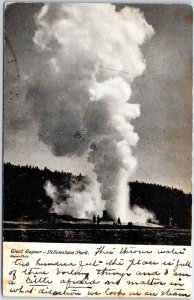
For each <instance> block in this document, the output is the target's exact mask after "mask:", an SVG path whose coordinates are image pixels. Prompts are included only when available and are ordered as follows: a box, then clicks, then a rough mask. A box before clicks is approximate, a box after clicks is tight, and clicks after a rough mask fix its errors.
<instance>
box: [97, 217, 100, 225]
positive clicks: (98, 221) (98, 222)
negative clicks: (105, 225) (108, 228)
mask: <svg viewBox="0 0 194 300" xmlns="http://www.w3.org/2000/svg"><path fill="white" fill-rule="evenodd" d="M97 224H98V225H99V224H100V217H99V215H98V216H97Z"/></svg>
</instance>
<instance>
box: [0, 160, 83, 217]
mask: <svg viewBox="0 0 194 300" xmlns="http://www.w3.org/2000/svg"><path fill="white" fill-rule="evenodd" d="M83 178H84V177H83V176H82V175H81V174H80V175H79V176H74V175H73V174H72V173H67V172H59V171H55V172H52V171H50V170H49V169H47V168H44V170H40V169H39V168H38V167H31V166H14V165H12V164H10V163H6V164H4V220H16V219H18V218H25V217H27V218H30V219H32V218H40V217H44V216H46V215H48V213H49V209H50V207H51V205H52V200H51V199H50V197H48V196H47V195H46V192H45V189H44V186H45V184H46V182H47V180H50V181H51V182H52V183H53V184H54V185H56V186H58V187H60V186H63V188H64V189H67V190H68V189H70V187H71V184H72V183H75V182H77V181H81V180H83Z"/></svg>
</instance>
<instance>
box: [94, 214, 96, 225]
mask: <svg viewBox="0 0 194 300" xmlns="http://www.w3.org/2000/svg"><path fill="white" fill-rule="evenodd" d="M93 224H96V216H95V215H94V216H93Z"/></svg>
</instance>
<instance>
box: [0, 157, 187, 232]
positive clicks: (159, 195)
mask: <svg viewBox="0 0 194 300" xmlns="http://www.w3.org/2000/svg"><path fill="white" fill-rule="evenodd" d="M83 178H84V176H82V175H81V174H80V175H79V176H75V175H73V174H71V173H67V172H59V171H55V172H52V171H50V170H49V169H47V168H45V169H44V170H40V169H39V168H38V167H31V166H14V165H12V164H10V163H6V164H4V196H3V199H4V201H3V204H4V206H3V207H4V211H3V214H4V220H7V221H10V220H22V219H28V220H33V219H39V218H47V217H48V215H49V209H50V207H51V205H52V200H51V199H50V198H49V197H48V196H47V195H46V192H45V189H44V185H45V183H46V181H47V180H50V181H51V182H52V183H53V184H54V185H57V186H59V185H63V187H64V188H65V189H67V190H68V189H70V187H71V183H72V182H74V183H75V182H77V181H81V180H83ZM129 185H130V203H131V206H133V205H138V206H140V207H142V208H146V209H147V210H149V211H151V212H153V213H154V214H155V216H156V219H157V220H159V223H160V224H162V225H166V226H168V224H169V219H170V218H171V219H172V222H173V226H175V227H177V228H190V227H191V201H192V196H191V194H185V193H184V192H182V191H180V190H178V189H173V188H170V187H164V186H160V185H156V184H150V183H149V184H148V183H139V182H131V183H129Z"/></svg>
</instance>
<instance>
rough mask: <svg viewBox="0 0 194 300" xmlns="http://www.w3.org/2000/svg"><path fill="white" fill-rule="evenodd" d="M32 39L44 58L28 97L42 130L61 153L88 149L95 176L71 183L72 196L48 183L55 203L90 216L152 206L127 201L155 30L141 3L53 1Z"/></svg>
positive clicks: (138, 214) (142, 215)
mask: <svg viewBox="0 0 194 300" xmlns="http://www.w3.org/2000/svg"><path fill="white" fill-rule="evenodd" d="M35 21H36V25H37V30H36V32H35V35H34V43H35V45H36V46H37V48H38V49H39V50H40V51H41V52H42V56H43V58H44V59H43V60H42V61H44V63H42V65H40V66H39V70H38V76H37V74H34V77H33V80H32V82H31V84H30V86H29V89H28V93H27V99H28V100H29V102H30V103H31V106H32V109H33V111H34V116H35V118H36V119H37V121H38V124H39V138H40V139H41V140H42V141H43V142H44V143H45V144H47V145H48V146H49V147H50V149H51V150H52V152H53V153H54V154H55V155H56V156H70V157H73V156H81V155H87V159H88V163H90V164H91V165H92V166H93V171H94V173H95V174H93V176H92V178H93V180H92V181H91V182H90V183H89V184H88V186H87V187H86V188H85V190H83V191H81V192H80V189H79V188H77V187H75V186H73V187H72V189H71V191H70V194H69V197H67V200H66V201H61V200H60V199H61V194H60V192H59V190H58V189H57V187H54V186H52V184H51V183H47V185H46V190H47V193H48V195H50V197H51V198H52V199H53V206H52V211H53V212H56V213H58V214H70V215H73V216H75V217H91V216H92V215H93V214H94V213H100V212H101V211H102V210H103V209H104V208H105V209H106V210H107V211H108V213H109V214H110V215H111V216H112V217H113V218H117V217H120V218H121V220H122V221H129V220H130V221H133V222H134V221H141V222H146V220H147V219H148V218H150V217H152V214H151V213H149V212H147V211H145V210H143V209H140V208H138V209H137V208H136V209H134V210H132V209H131V208H130V205H129V198H130V197H129V187H128V182H129V179H130V175H131V173H132V172H133V171H134V169H135V168H136V164H137V161H136V159H135V158H134V157H133V155H132V151H131V147H132V146H136V144H137V142H138V135H137V133H135V132H134V127H133V125H132V124H131V123H130V122H131V120H133V119H135V118H137V117H138V116H139V115H140V107H139V104H130V103H129V99H130V97H131V94H132V91H131V84H132V82H133V81H134V79H135V78H136V77H137V76H141V75H142V73H143V72H144V70H145V68H146V65H145V59H144V58H143V55H142V53H141V51H140V46H141V45H142V44H143V43H144V42H145V41H146V40H147V39H149V38H150V37H151V36H152V35H153V33H154V30H153V28H152V26H150V25H148V24H147V22H146V20H145V18H144V15H143V14H142V13H141V11H140V10H139V9H136V8H132V7H124V8H123V9H121V10H120V11H117V9H116V7H115V5H112V4H47V5H44V6H43V7H42V8H41V10H40V11H39V13H38V14H37V15H36V16H35Z"/></svg>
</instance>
